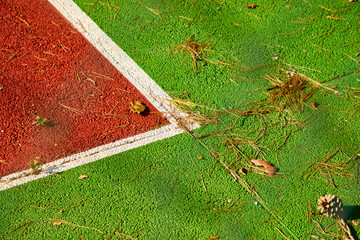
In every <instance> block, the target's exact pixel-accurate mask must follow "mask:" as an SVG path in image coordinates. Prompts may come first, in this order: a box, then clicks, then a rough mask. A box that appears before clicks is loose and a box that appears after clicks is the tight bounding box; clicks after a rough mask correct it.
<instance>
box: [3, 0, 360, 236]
mask: <svg viewBox="0 0 360 240" xmlns="http://www.w3.org/2000/svg"><path fill="white" fill-rule="evenodd" d="M75 2H76V3H77V4H78V5H79V7H81V8H82V9H83V10H84V11H85V12H86V13H87V14H88V15H89V16H90V17H91V18H92V19H93V20H94V21H95V22H96V23H97V24H98V25H99V26H100V27H101V28H102V29H103V30H104V31H105V32H106V34H108V36H110V37H111V38H112V39H113V40H114V41H115V42H116V43H117V44H118V45H119V46H120V47H121V48H122V49H124V50H125V52H127V54H128V55H130V57H132V58H133V59H134V60H135V61H136V62H137V63H138V64H139V65H140V66H141V67H142V68H143V69H144V70H145V72H146V73H147V74H149V75H150V77H151V78H153V79H154V80H155V81H156V82H157V83H158V84H159V85H160V86H161V87H162V88H163V89H164V90H165V91H168V92H169V93H170V94H171V95H173V96H179V95H181V94H183V93H184V91H186V92H187V93H188V94H189V99H190V100H191V101H194V102H196V103H199V104H203V105H207V106H210V107H213V108H215V107H216V108H218V109H232V108H236V107H239V106H241V105H243V104H245V103H248V102H251V101H260V100H264V99H266V98H267V92H266V89H267V88H269V87H270V85H269V84H268V83H267V82H266V81H265V80H263V79H264V77H265V73H266V69H262V67H266V66H269V65H273V66H272V71H275V70H276V69H277V68H278V66H279V62H278V61H273V60H272V57H273V56H274V55H275V54H278V55H279V56H280V59H279V61H280V62H282V64H283V65H284V66H286V67H288V68H289V69H290V68H291V67H292V68H293V69H294V70H297V71H299V72H301V73H302V74H305V75H307V76H308V77H310V78H312V79H316V80H317V81H319V82H326V83H329V84H331V85H330V86H329V87H332V86H337V90H339V92H341V95H340V96H338V95H336V94H334V93H332V92H326V89H320V90H319V91H318V93H316V94H315V95H314V96H313V97H312V98H311V99H310V100H309V101H308V102H307V103H306V105H305V108H304V111H303V112H302V113H296V117H297V118H298V119H300V120H301V121H302V122H304V123H305V125H306V126H305V127H304V128H301V129H300V130H299V131H297V132H291V131H290V130H289V129H290V128H286V127H284V128H270V130H269V135H268V136H267V138H266V139H264V140H263V144H266V146H264V147H267V148H264V149H263V154H264V155H265V157H266V159H267V160H268V161H269V162H271V163H272V164H274V165H275V166H276V167H277V168H278V169H279V173H278V174H277V175H276V176H277V177H272V178H271V177H266V176H262V175H257V174H253V173H250V174H249V175H248V176H244V179H245V180H246V181H247V182H248V183H249V184H250V185H251V186H252V187H253V188H254V189H255V190H256V191H257V192H258V193H259V194H260V196H261V197H262V199H263V200H264V201H265V202H266V203H267V204H266V205H261V204H257V202H259V199H257V198H256V197H254V196H253V195H251V194H249V193H248V192H247V191H246V190H245V189H244V187H243V186H242V185H241V184H240V183H236V182H233V181H232V180H233V178H232V176H231V175H230V174H229V173H228V172H225V171H224V168H223V167H222V166H221V165H220V164H219V163H217V164H216V165H215V169H214V170H213V171H212V167H213V165H214V163H215V159H214V158H213V157H212V156H211V154H209V152H208V151H207V149H206V148H204V147H203V145H202V144H200V143H201V142H202V143H204V144H205V145H207V146H209V147H211V148H214V149H216V151H218V152H219V153H222V154H224V156H225V155H226V153H227V148H226V146H224V145H218V144H216V143H220V142H223V139H221V138H220V139H219V138H216V137H215V136H214V137H212V138H208V139H202V140H201V142H199V141H197V140H195V139H194V138H193V137H191V136H189V135H187V134H183V135H180V136H176V137H172V138H170V139H166V140H162V141H160V142H156V143H152V144H149V145H147V146H143V147H141V148H138V149H135V150H131V151H127V152H124V153H121V154H118V155H116V156H112V157H108V158H105V159H102V160H99V161H97V162H94V163H91V164H87V165H85V166H81V167H78V168H75V169H72V170H68V171H66V172H63V173H61V174H60V175H53V176H50V177H47V178H44V179H40V180H37V181H35V182H32V183H27V184H24V185H21V186H18V187H15V188H12V189H9V190H6V191H3V192H0V205H1V206H2V211H0V219H2V223H1V224H0V236H1V237H3V238H4V239H80V237H79V236H78V234H80V235H81V236H82V237H83V238H84V239H97V238H101V237H102V239H108V238H109V236H110V235H111V234H112V231H113V230H114V228H115V227H117V231H118V232H120V233H122V234H126V235H129V236H131V237H133V238H136V239H208V238H210V237H212V236H220V235H221V239H283V238H284V237H283V236H282V234H284V235H285V236H286V237H288V238H289V239H302V238H303V236H306V237H305V239H310V233H311V234H316V235H318V236H320V235H321V233H319V232H318V229H319V228H318V226H317V225H316V223H314V222H312V221H309V220H308V217H307V206H308V204H310V205H311V206H312V208H314V211H316V209H315V208H316V205H317V198H318V197H319V196H321V195H324V194H334V195H338V196H340V197H341V199H342V200H343V202H344V204H345V205H346V206H353V207H354V206H358V205H359V201H360V195H359V191H360V190H359V184H357V183H353V182H352V181H353V180H355V181H357V178H355V177H353V178H350V177H341V176H339V175H332V176H331V177H332V179H333V181H334V182H335V184H336V185H337V187H336V188H334V187H333V186H332V185H331V184H328V183H327V182H326V177H324V176H322V175H321V174H320V173H318V174H315V175H313V177H311V176H310V177H308V178H307V177H306V175H303V173H306V171H307V167H308V166H309V163H310V162H312V161H314V160H316V161H317V162H321V161H323V160H324V159H325V158H326V157H327V156H329V155H331V154H332V153H334V152H335V151H336V150H340V151H339V152H338V153H337V154H336V155H335V156H334V157H333V158H331V160H330V162H331V163H332V162H344V161H346V160H347V159H348V158H349V157H351V156H352V155H353V154H354V153H356V151H358V150H359V140H360V136H359V131H360V126H359V113H355V114H353V113H354V112H355V110H356V106H355V107H354V106H352V105H353V104H356V103H357V104H359V101H357V102H356V101H353V100H352V99H351V98H348V97H347V95H346V90H349V87H354V88H360V84H359V81H360V76H359V74H357V73H356V72H357V71H358V70H359V62H358V61H359V56H357V53H358V52H359V50H360V47H359V43H360V40H359V31H360V19H359V16H360V14H359V13H360V4H359V2H355V3H350V2H348V1H345V0H343V1H341V0H340V1H320V0H319V1H310V0H307V1H305V0H297V1H291V4H290V1H277V0H263V1H253V2H251V3H256V4H258V5H259V6H258V7H257V8H255V9H250V8H247V7H246V6H245V5H246V4H249V3H250V2H245V1H235V0H227V1H225V0H217V1H215V0H214V1H210V0H189V1H179V0H171V1H170V0H169V1H165V0H156V1H154V0H153V1H146V0H144V1H129V0H126V1H125V0H124V1H118V0H115V1H112V0H109V1H106V0H102V1H94V2H93V1H90V0H76V1H75ZM93 3H95V5H91V4H93ZM286 6H289V8H287V7H286ZM118 9H119V11H118ZM114 17H115V20H109V19H114ZM190 36H194V40H195V41H196V42H199V43H202V44H205V43H207V42H210V43H211V48H210V47H209V48H208V49H209V51H207V52H206V59H207V64H206V66H202V62H199V63H198V70H199V71H198V73H195V72H194V68H193V65H192V61H191V57H189V56H187V55H185V54H180V53H176V52H175V50H176V47H175V46H177V45H180V44H182V43H184V42H185V41H186V40H187V39H189V37H190ZM186 57H187V59H186ZM215 63H216V64H215ZM244 66H247V67H248V68H259V70H258V71H253V72H250V73H247V74H244V73H243V72H242V70H244V69H246V68H244ZM274 69H275V70H274ZM352 73H354V74H352ZM355 100H356V99H355ZM311 102H316V103H318V104H319V106H318V109H317V110H316V109H313V108H311V107H310V104H311ZM357 106H359V105H357ZM275 117H276V116H275ZM233 121H234V118H232V117H225V118H223V122H222V123H218V124H216V125H210V126H206V127H205V128H204V129H198V130H196V133H197V134H206V133H211V132H213V131H214V130H216V129H217V128H222V129H223V128H226V126H229V125H231V124H232V123H233ZM259 121H260V120H259V119H256V118H251V117H247V116H242V117H240V118H239V122H238V123H237V125H236V126H237V127H238V128H239V129H240V130H244V131H246V130H252V129H255V128H259V127H261V123H260V122H259ZM239 132H240V131H239ZM288 133H290V135H289V138H288V139H287V141H286V143H285V145H283V146H282V145H281V143H282V142H283V141H284V139H285V137H286V135H287V134H288ZM280 146H281V149H280V150H279V151H278V152H276V150H277V148H278V147H280ZM198 155H201V156H203V159H200V160H199V159H197V156H198ZM226 156H232V155H226ZM256 156H258V155H256V154H252V155H251V156H250V157H251V158H252V157H256ZM227 161H229V162H231V159H227ZM353 162H354V163H355V167H354V168H353V170H352V173H353V174H354V175H355V176H356V175H357V173H358V165H357V164H358V160H357V159H354V160H353ZM210 172H212V174H211V176H209V173H210ZM83 174H85V175H88V176H89V178H86V179H81V180H80V179H78V177H79V176H80V175H83ZM349 183H353V184H349ZM341 184H348V185H344V186H341ZM238 198H239V200H238V201H237V202H236V203H235V204H234V205H233V206H231V205H232V204H233V203H234V202H235V200H236V199H238ZM49 203H51V204H50V205H48V207H49V208H48V209H41V208H38V207H44V206H47V204H49ZM50 207H53V208H50ZM229 207H230V209H232V210H231V211H229V210H228V209H229ZM61 209H62V210H63V211H62V212H60V210H61ZM221 210H227V211H221ZM278 214H279V215H278ZM274 215H277V216H278V217H277V218H271V217H273V216H274ZM353 217H354V218H359V216H358V215H354V216H353ZM269 218H270V219H269ZM49 219H61V220H63V221H67V223H64V222H63V223H62V224H61V225H60V226H56V225H53V221H52V220H49ZM315 219H317V220H318V221H320V219H321V217H320V216H315ZM239 220H241V221H239ZM30 221H31V222H30ZM54 221H56V220H54ZM334 222H335V220H332V219H324V220H323V225H324V226H326V223H329V224H333V225H331V227H329V228H326V229H325V230H326V231H329V232H330V231H335V232H336V226H335V225H334ZM69 223H71V224H72V225H71V224H70V225H69ZM23 224H24V225H23ZM74 224H75V225H74ZM85 227H86V228H85ZM96 229H97V230H98V231H97V230H96ZM334 229H335V230H334ZM355 229H356V230H359V227H358V226H355ZM99 231H101V232H103V233H104V234H103V235H102V234H101V233H100V232H99ZM76 232H78V234H77V233H76ZM322 236H323V237H324V238H329V239H330V237H329V236H326V235H324V234H323V235H322ZM114 238H115V237H114ZM127 239H131V238H127Z"/></svg>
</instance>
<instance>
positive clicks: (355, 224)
mask: <svg viewBox="0 0 360 240" xmlns="http://www.w3.org/2000/svg"><path fill="white" fill-rule="evenodd" d="M351 223H352V224H353V225H354V226H357V225H359V222H358V221H356V220H352V221H351Z"/></svg>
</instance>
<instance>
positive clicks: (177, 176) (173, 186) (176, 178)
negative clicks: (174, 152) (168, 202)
mask: <svg viewBox="0 0 360 240" xmlns="http://www.w3.org/2000/svg"><path fill="white" fill-rule="evenodd" d="M178 178H179V174H177V175H176V177H175V181H174V183H173V185H172V186H171V188H170V192H171V191H172V190H173V189H174V188H175V185H176V182H177V180H178Z"/></svg>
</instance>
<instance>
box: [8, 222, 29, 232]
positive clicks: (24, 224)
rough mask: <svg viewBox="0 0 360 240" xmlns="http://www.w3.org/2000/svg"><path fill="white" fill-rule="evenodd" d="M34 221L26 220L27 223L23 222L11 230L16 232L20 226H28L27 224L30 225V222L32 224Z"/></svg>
mask: <svg viewBox="0 0 360 240" xmlns="http://www.w3.org/2000/svg"><path fill="white" fill-rule="evenodd" d="M32 222H33V221H28V222H26V223H23V224H21V225H20V226H18V227H16V228H14V229H13V230H11V232H15V231H16V230H18V229H19V228H22V227H23V226H26V225H29V224H31V223H32Z"/></svg>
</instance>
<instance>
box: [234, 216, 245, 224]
mask: <svg viewBox="0 0 360 240" xmlns="http://www.w3.org/2000/svg"><path fill="white" fill-rule="evenodd" d="M244 217H245V214H244V215H242V217H241V218H240V219H239V220H238V221H237V222H236V223H233V224H232V225H233V226H235V225H236V224H238V223H239V222H241V220H243V218H244Z"/></svg>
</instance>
